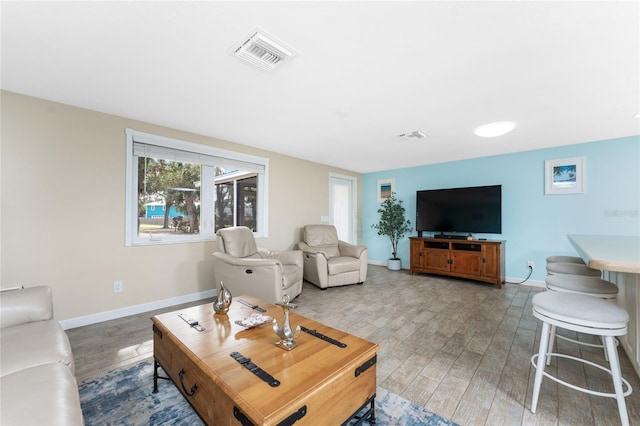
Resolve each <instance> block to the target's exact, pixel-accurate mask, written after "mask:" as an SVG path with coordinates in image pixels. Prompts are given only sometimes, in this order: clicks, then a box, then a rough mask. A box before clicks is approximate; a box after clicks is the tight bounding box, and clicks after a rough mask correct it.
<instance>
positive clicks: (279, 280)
mask: <svg viewBox="0 0 640 426" xmlns="http://www.w3.org/2000/svg"><path fill="white" fill-rule="evenodd" d="M216 236H217V240H218V250H219V251H217V252H214V253H213V255H212V256H213V268H214V269H213V275H214V279H215V284H216V287H217V286H218V285H219V283H220V281H222V282H223V283H224V285H225V287H226V288H227V289H228V290H229V291H230V292H231V295H232V296H240V295H242V294H246V295H249V296H254V297H257V298H259V299H262V300H264V301H265V302H269V303H277V302H282V297H283V296H284V295H288V296H289V298H290V299H291V300H293V299H294V298H295V297H296V296H298V295H299V294H300V292H302V266H303V261H302V252H301V251H299V250H289V251H271V250H267V249H262V248H258V247H257V245H256V241H255V238H254V237H253V233H252V232H251V230H250V229H249V228H247V227H245V226H237V227H233V228H224V229H220V230H219V231H218V232H216Z"/></svg>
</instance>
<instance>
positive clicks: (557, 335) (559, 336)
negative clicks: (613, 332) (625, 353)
mask: <svg viewBox="0 0 640 426" xmlns="http://www.w3.org/2000/svg"><path fill="white" fill-rule="evenodd" d="M556 338H558V339H562V340H566V341H567V342H571V343H575V344H576V345H582V346H590V347H592V348H604V345H602V344H600V345H598V344H597V343H587V342H581V341H579V340H574V339H570V338H568V337H566V336H561V335H559V334H556ZM613 343H615V345H616V346H619V345H620V342H618V339H616V338H615V337H614V338H613Z"/></svg>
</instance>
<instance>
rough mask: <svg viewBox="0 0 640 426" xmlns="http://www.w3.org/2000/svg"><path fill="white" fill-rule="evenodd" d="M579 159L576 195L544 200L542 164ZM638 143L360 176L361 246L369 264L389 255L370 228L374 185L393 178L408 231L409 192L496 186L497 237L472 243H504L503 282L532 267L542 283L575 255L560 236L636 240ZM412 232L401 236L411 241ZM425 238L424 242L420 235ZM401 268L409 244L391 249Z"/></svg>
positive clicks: (639, 223) (412, 209)
mask: <svg viewBox="0 0 640 426" xmlns="http://www.w3.org/2000/svg"><path fill="white" fill-rule="evenodd" d="M571 157H584V159H585V186H586V192H585V193H583V194H568V195H545V193H544V171H545V160H554V159H561V158H571ZM639 170H640V136H632V137H626V138H619V139H612V140H606V141H598V142H589V143H583V144H578V145H569V146H563V147H558V148H549V149H541V150H535V151H527V152H519V153H515V154H505V155H498V156H492V157H484V158H476V159H471V160H463V161H455V162H449V163H440V164H433V165H425V166H418V167H410V168H405V169H395V170H387V171H383V172H376V173H367V174H364V175H363V178H362V190H363V195H362V211H363V215H362V242H363V244H365V245H366V246H367V247H368V251H369V259H371V260H374V261H386V260H387V259H388V258H389V257H390V255H391V244H390V242H389V240H388V238H387V237H383V236H379V235H377V233H376V231H375V230H374V229H372V228H371V225H372V224H373V223H376V222H377V221H378V217H379V216H378V213H377V210H378V208H379V204H378V202H377V199H376V198H377V197H376V185H377V181H378V179H387V178H394V179H395V181H396V195H397V197H398V198H399V199H401V200H402V201H403V205H404V206H405V208H406V210H407V219H409V220H411V224H412V226H415V214H416V191H417V190H423V189H440V188H452V187H465V186H481V185H498V184H499V185H502V234H501V235H489V234H485V235H481V234H476V235H475V236H476V237H477V238H487V239H499V240H506V242H507V244H506V275H507V277H508V278H511V279H517V278H525V277H526V276H527V274H528V269H527V266H526V265H527V261H528V260H533V261H534V263H535V268H534V272H533V275H532V277H531V279H532V280H537V281H544V276H545V275H546V271H545V259H546V257H547V256H549V255H552V254H569V255H576V253H575V250H574V249H573V247H572V246H571V244H570V243H569V241H568V240H567V234H611V235H640V214H639V210H640V171H639ZM416 235H417V233H416V232H415V231H413V232H412V233H411V234H410V235H409V236H416ZM425 236H426V235H425ZM398 253H399V256H400V257H401V258H402V263H403V265H408V264H409V239H408V236H407V237H405V238H404V239H403V240H402V241H401V242H400V244H399V247H398Z"/></svg>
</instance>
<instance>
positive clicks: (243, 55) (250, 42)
mask: <svg viewBox="0 0 640 426" xmlns="http://www.w3.org/2000/svg"><path fill="white" fill-rule="evenodd" d="M231 53H232V54H233V55H235V56H237V57H238V58H240V59H243V60H245V61H247V62H249V63H250V64H252V65H255V66H256V67H258V68H260V69H263V70H265V71H271V70H273V69H274V68H275V67H276V65H278V64H279V63H280V62H282V61H286V60H287V59H290V58H292V57H294V56H295V55H297V53H298V52H296V51H295V50H293V49H292V48H290V47H289V46H287V45H286V44H284V43H282V42H281V41H280V40H278V39H277V38H275V37H274V36H272V35H271V34H269V33H268V32H266V31H264V30H263V29H261V28H259V27H256V29H255V30H253V31H252V32H251V34H250V35H249V36H248V37H246V38H245V39H244V40H243V41H242V42H241V43H240V45H239V46H237V47H235V48H233V49H231Z"/></svg>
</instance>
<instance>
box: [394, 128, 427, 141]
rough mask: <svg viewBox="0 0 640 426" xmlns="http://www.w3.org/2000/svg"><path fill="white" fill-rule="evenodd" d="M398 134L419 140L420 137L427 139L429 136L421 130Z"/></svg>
mask: <svg viewBox="0 0 640 426" xmlns="http://www.w3.org/2000/svg"><path fill="white" fill-rule="evenodd" d="M398 136H400V137H401V138H403V139H405V140H408V141H417V140H420V139H426V137H427V135H426V134H425V133H424V132H422V131H421V130H416V131H415V132H411V133H403V134H401V135H398Z"/></svg>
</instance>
